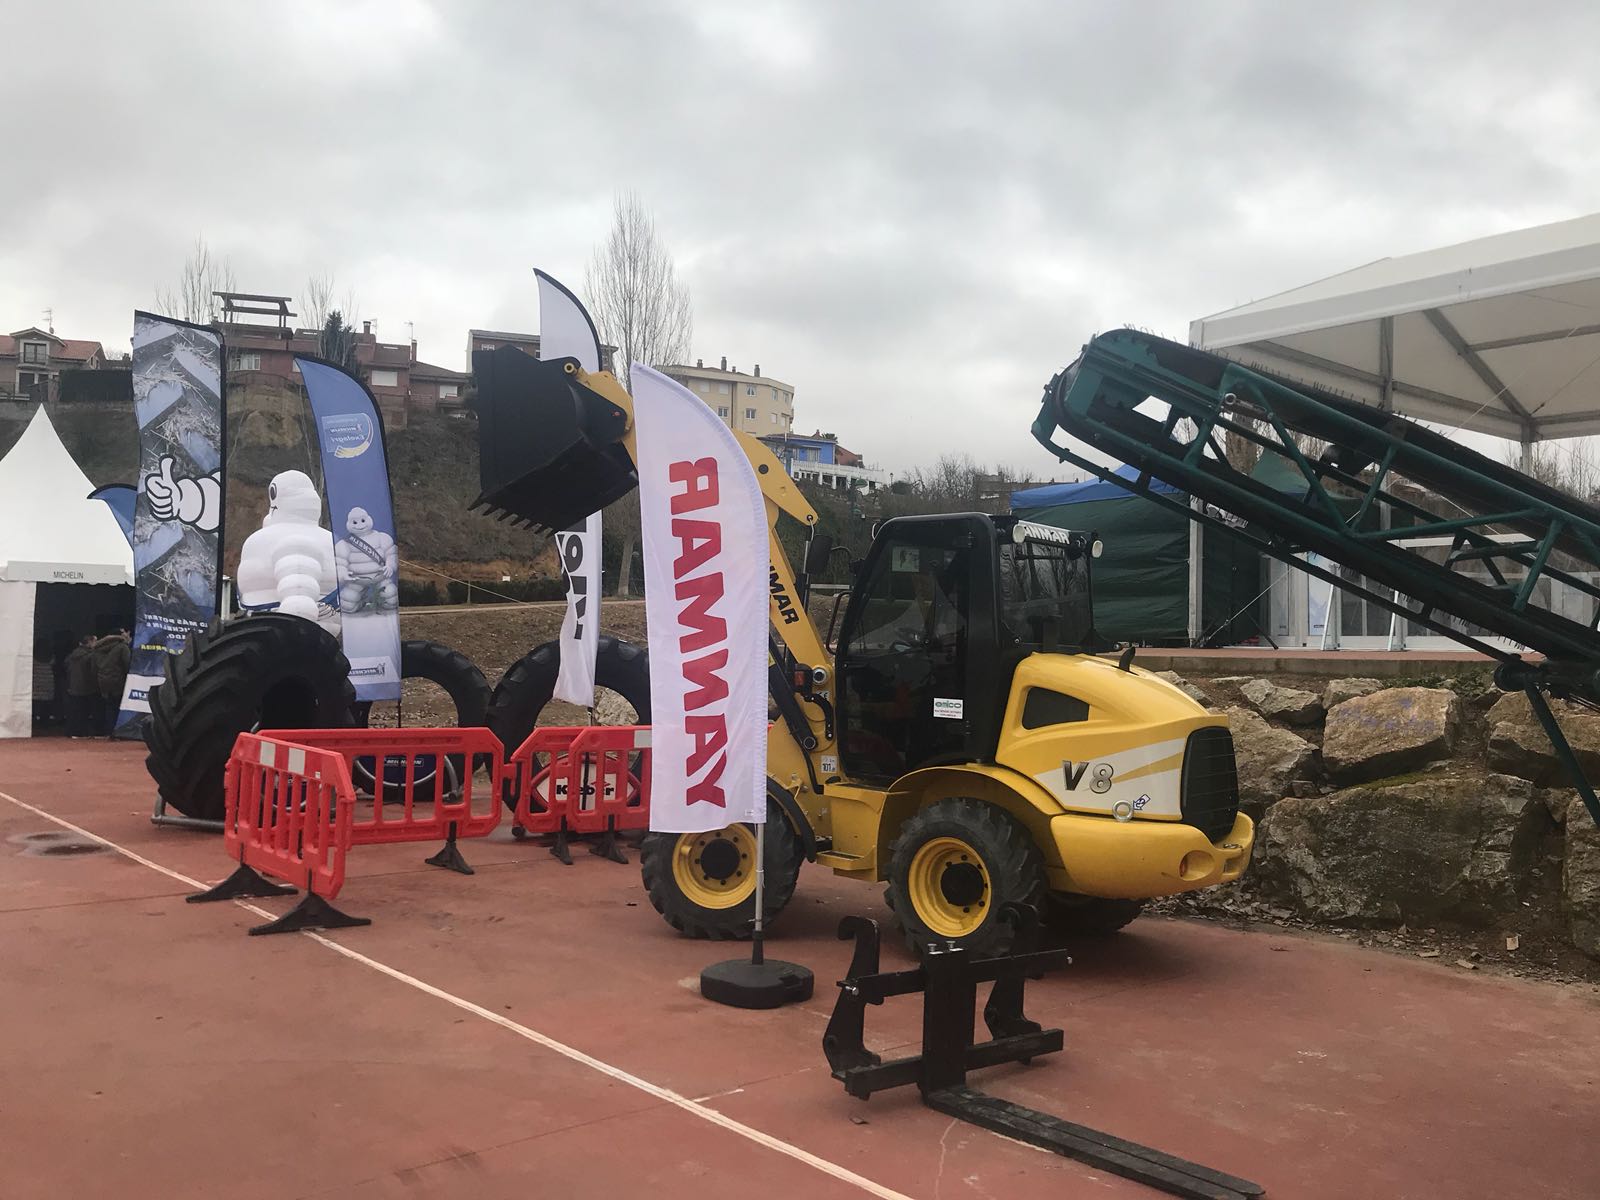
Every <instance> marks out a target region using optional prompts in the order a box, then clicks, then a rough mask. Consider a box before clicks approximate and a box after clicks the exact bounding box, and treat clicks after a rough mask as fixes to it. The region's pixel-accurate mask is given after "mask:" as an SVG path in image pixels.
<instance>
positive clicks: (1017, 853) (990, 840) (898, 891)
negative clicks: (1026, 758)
mask: <svg viewBox="0 0 1600 1200" xmlns="http://www.w3.org/2000/svg"><path fill="white" fill-rule="evenodd" d="M1044 897H1045V877H1044V861H1043V860H1042V859H1041V858H1040V856H1039V849H1038V847H1037V846H1035V845H1034V844H1033V839H1032V838H1030V837H1029V836H1028V831H1027V830H1026V829H1024V828H1023V827H1022V825H1021V823H1020V822H1018V821H1017V820H1016V818H1015V817H1013V816H1012V815H1011V814H1010V813H1008V812H1006V811H1005V810H1004V809H1001V808H997V807H996V806H995V805H993V804H988V803H985V802H984V801H982V800H969V799H965V798H962V797H949V798H947V799H944V800H938V801H935V802H934V803H933V804H930V805H929V806H928V807H927V808H924V809H923V810H922V811H921V812H919V813H917V814H916V815H915V816H914V817H912V818H911V819H910V820H909V821H907V822H906V823H905V824H904V825H903V826H902V827H901V829H900V836H899V837H897V838H896V839H895V842H894V848H893V850H892V851H891V854H890V860H889V896H888V898H889V904H890V907H891V908H892V909H893V910H894V913H895V916H896V917H897V918H899V921H900V927H901V929H902V930H903V931H904V933H905V937H906V942H907V944H908V945H909V946H910V947H911V948H912V949H913V950H918V949H920V948H921V947H923V946H926V945H929V944H932V943H940V944H942V943H945V942H955V943H957V944H958V945H960V946H962V947H964V948H965V949H967V950H971V951H973V952H975V953H979V954H986V953H995V952H999V951H1002V950H1004V949H1005V948H1006V947H1008V946H1009V945H1010V944H1011V940H1012V937H1013V935H1014V933H1015V931H1014V930H1013V928H1012V927H1011V925H1010V924H1009V923H1008V922H1006V921H1004V920H1002V919H1001V917H1000V909H1001V908H1002V907H1003V906H1004V905H1005V904H1007V903H1011V902H1015V903H1019V904H1030V905H1033V906H1035V907H1039V906H1040V905H1041V903H1042V901H1043V899H1044Z"/></svg>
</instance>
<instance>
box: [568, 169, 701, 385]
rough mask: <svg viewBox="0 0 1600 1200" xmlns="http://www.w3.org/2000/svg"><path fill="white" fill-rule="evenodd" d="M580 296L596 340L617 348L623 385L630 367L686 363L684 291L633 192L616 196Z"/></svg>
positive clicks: (689, 310)
mask: <svg viewBox="0 0 1600 1200" xmlns="http://www.w3.org/2000/svg"><path fill="white" fill-rule="evenodd" d="M584 291H585V292H586V293H587V294H588V302H589V311H590V312H591V313H592V314H593V315H594V319H595V323H596V324H597V325H599V327H600V337H601V339H602V340H604V341H606V342H608V343H610V344H611V345H614V346H616V347H617V353H618V354H619V355H620V357H621V360H622V364H621V365H622V372H621V373H622V382H623V385H624V386H627V385H628V382H629V381H628V373H629V367H630V366H631V364H633V363H636V362H641V363H645V364H646V365H648V366H656V365H658V364H663V363H671V362H679V361H682V360H683V359H686V358H688V356H689V341H690V338H691V336H692V335H693V333H694V311H693V307H692V305H691V304H690V300H689V289H688V287H687V286H686V285H685V284H684V283H683V282H682V281H681V280H679V278H678V273H677V269H676V268H675V267H674V266H673V263H672V255H671V254H669V253H668V252H667V248H666V247H665V246H664V245H663V244H662V242H661V239H660V237H659V236H658V235H657V233H656V224H655V221H654V219H653V218H652V217H651V216H650V214H649V213H648V212H646V211H645V207H644V202H643V201H642V200H641V199H640V198H639V194H638V193H637V192H623V193H622V194H621V195H619V196H618V197H617V199H616V203H615V205H614V207H613V209H612V215H611V233H610V235H609V236H608V237H607V238H606V240H605V242H604V243H603V244H602V245H600V246H599V247H597V248H596V249H595V252H594V255H593V256H592V257H591V258H590V260H589V270H588V273H587V274H586V275H585V276H584Z"/></svg>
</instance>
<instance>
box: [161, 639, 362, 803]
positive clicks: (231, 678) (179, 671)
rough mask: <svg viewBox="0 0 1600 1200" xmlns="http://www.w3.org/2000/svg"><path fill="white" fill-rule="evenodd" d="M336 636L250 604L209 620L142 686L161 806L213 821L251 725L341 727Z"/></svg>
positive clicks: (346, 691)
mask: <svg viewBox="0 0 1600 1200" xmlns="http://www.w3.org/2000/svg"><path fill="white" fill-rule="evenodd" d="M349 676H350V664H349V662H348V661H346V659H345V656H344V652H343V651H342V650H341V649H340V648H339V640H338V639H337V638H335V637H334V636H333V635H332V634H331V633H328V632H327V631H326V630H324V629H323V628H322V627H321V626H319V625H317V624H316V623H315V622H314V621H307V620H305V619H303V618H301V617H294V616H289V615H287V614H285V613H272V612H267V613H257V614H255V615H253V616H249V617H242V618H239V619H237V620H232V621H229V622H228V623H227V624H225V625H221V626H218V625H212V627H211V628H210V629H208V630H206V631H204V632H203V633H197V634H195V635H194V636H193V637H191V638H190V639H189V644H188V645H187V646H185V647H184V650H183V653H182V654H179V655H176V656H173V657H170V658H168V659H167V675H166V679H165V680H164V681H163V682H161V683H159V684H157V685H156V686H155V687H153V688H151V689H150V720H149V722H148V723H147V724H146V725H145V733H144V740H145V746H146V748H147V749H148V750H149V753H148V754H147V755H146V757H145V767H146V769H147V770H149V772H150V776H151V778H153V779H154V780H155V781H156V790H157V792H158V793H159V794H160V796H161V798H162V799H163V800H165V801H166V803H167V807H169V808H173V809H176V810H177V811H178V812H180V813H182V814H183V815H184V816H186V817H199V818H202V819H205V820H221V819H222V815H223V808H224V799H223V787H222V779H223V771H224V769H225V768H226V766H227V763H228V756H229V755H230V754H231V753H232V752H233V743H234V740H235V739H236V738H237V737H238V736H239V735H240V734H241V733H248V732H250V731H251V730H254V729H341V728H345V727H348V726H349V725H350V724H351V720H352V714H351V709H352V706H353V705H354V703H355V689H354V688H353V687H351V685H350V678H349Z"/></svg>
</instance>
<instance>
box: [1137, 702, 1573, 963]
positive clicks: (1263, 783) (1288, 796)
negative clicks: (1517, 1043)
mask: <svg viewBox="0 0 1600 1200" xmlns="http://www.w3.org/2000/svg"><path fill="white" fill-rule="evenodd" d="M1164 674H1165V677H1166V678H1168V679H1169V680H1170V681H1172V682H1174V683H1176V684H1178V685H1179V686H1181V687H1184V688H1185V690H1188V691H1189V692H1190V693H1191V694H1193V695H1195V696H1196V697H1197V698H1199V699H1201V700H1202V701H1203V702H1204V703H1206V704H1207V705H1208V706H1210V707H1214V708H1218V709H1221V710H1222V711H1225V712H1226V713H1227V714H1228V717H1229V724H1230V725H1231V727H1232V729H1233V734H1234V742H1235V749H1236V754H1237V758H1238V763H1239V776H1240V779H1239V782H1240V797H1241V803H1242V805H1243V807H1244V808H1245V809H1246V811H1248V812H1249V813H1250V814H1251V815H1252V816H1253V817H1255V818H1256V819H1257V822H1258V827H1257V842H1256V853H1255V858H1254V861H1253V863H1252V866H1251V869H1250V871H1249V873H1248V874H1247V875H1246V877H1245V879H1244V880H1242V881H1241V882H1240V883H1239V884H1238V885H1236V886H1234V887H1230V888H1215V889H1210V890H1208V891H1206V892H1203V893H1198V894H1195V895H1190V896H1184V897H1178V898H1176V899H1173V900H1168V901H1164V902H1162V903H1161V904H1160V905H1158V906H1156V907H1157V909H1158V910H1159V911H1164V912H1169V913H1173V914H1189V915H1203V916H1206V917H1208V918H1213V919H1219V920H1224V921H1228V922H1232V923H1240V924H1264V925H1266V926H1268V927H1271V926H1278V927H1283V928H1291V927H1298V928H1304V929H1317V930H1324V931H1326V930H1333V931H1335V934H1334V936H1338V937H1342V938H1345V939H1349V940H1355V941H1358V942H1360V943H1361V944H1363V945H1370V946H1375V947H1380V948H1388V949H1392V950H1394V951H1395V952H1397V953H1405V954H1416V955H1419V956H1421V957H1425V958H1439V959H1441V960H1442V961H1444V962H1445V963H1454V964H1455V965H1456V966H1458V967H1459V968H1460V969H1462V970H1480V969H1482V970H1497V971H1507V972H1511V973H1516V974H1524V975H1533V976H1540V977H1547V978H1563V979H1581V980H1587V981H1590V982H1600V830H1596V828H1595V826H1594V823H1593V822H1592V821H1591V820H1590V819H1589V816H1588V814H1587V813H1586V812H1585V811H1584V809H1583V807H1582V804H1581V803H1580V802H1579V801H1578V800H1577V797H1576V793H1575V792H1573V790H1572V789H1571V787H1570V786H1569V785H1568V783H1567V781H1566V779H1565V777H1564V776H1563V774H1562V772H1561V770H1560V767H1559V764H1558V763H1557V762H1556V760H1555V757H1554V754H1553V752H1552V751H1551V748H1550V745H1549V742H1548V740H1547V739H1546V738H1545V736H1544V732H1543V730H1542V729H1541V728H1540V727H1539V726H1538V724H1537V722H1536V720H1535V718H1534V716H1533V714H1532V712H1531V710H1530V709H1529V706H1528V702H1527V699H1526V698H1525V697H1523V696H1521V695H1518V694H1513V695H1503V694H1501V693H1498V692H1495V691H1493V690H1492V688H1489V687H1486V686H1485V685H1486V683H1487V679H1486V677H1485V676H1483V674H1482V673H1481V672H1466V673H1463V674H1461V675H1459V676H1455V677H1451V678H1448V679H1440V680H1430V681H1416V682H1413V681H1394V682H1397V683H1398V684H1399V686H1392V685H1390V684H1385V683H1380V682H1379V681H1378V680H1374V679H1330V680H1318V681H1313V680H1308V679H1306V678H1305V677H1303V676H1302V677H1293V678H1290V679H1287V680H1280V679H1271V678H1268V679H1261V678H1255V677H1250V676H1220V677H1214V678H1208V679H1202V678H1194V679H1183V678H1182V677H1180V676H1178V675H1175V674H1173V673H1171V672H1166V673H1164ZM1559 716H1560V719H1561V721H1562V725H1563V728H1564V729H1566V731H1567V734H1568V736H1569V738H1571V740H1572V742H1573V745H1574V747H1575V748H1576V749H1577V751H1578V754H1579V757H1580V759H1582V760H1583V762H1584V765H1585V767H1587V768H1589V770H1590V771H1591V772H1594V771H1596V769H1600V717H1597V716H1595V715H1594V714H1591V713H1589V712H1587V711H1585V710H1581V709H1577V708H1572V707H1565V706H1563V707H1561V708H1560V710H1559ZM1591 777H1592V776H1591Z"/></svg>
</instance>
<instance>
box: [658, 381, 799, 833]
mask: <svg viewBox="0 0 1600 1200" xmlns="http://www.w3.org/2000/svg"><path fill="white" fill-rule="evenodd" d="M630 379H631V382H632V384H633V403H634V423H635V426H636V428H637V430H638V466H639V514H640V525H641V530H642V532H643V540H644V563H645V575H644V578H645V591H644V607H645V624H646V626H647V628H648V632H649V642H650V716H651V733H650V744H651V748H652V758H651V768H650V828H651V829H654V830H659V831H662V832H666V833H703V832H706V831H709V830H714V829H720V828H722V827H723V826H724V825H728V824H731V823H732V822H734V821H751V822H760V821H763V820H765V818H766V794H767V607H768V603H769V597H768V590H767V576H768V564H767V519H766V507H765V504H764V502H763V500H762V498H761V488H760V485H759V484H758V483H757V482H756V475H755V472H754V471H753V470H751V468H750V460H749V459H747V458H746V457H745V454H744V451H743V450H742V449H740V446H739V443H738V440H737V439H736V438H735V437H734V434H733V431H732V430H731V429H729V428H728V427H727V426H726V425H724V424H723V423H722V422H721V421H720V420H718V419H717V415H716V414H715V413H713V412H712V411H711V409H709V408H707V407H706V405H705V404H704V403H703V402H702V401H700V400H699V399H697V398H696V397H695V395H694V393H693V392H690V391H688V390H687V389H686V388H683V387H680V386H679V385H678V384H676V383H674V382H673V381H672V380H671V379H668V378H667V377H666V376H665V375H662V374H660V373H659V372H657V371H652V370H651V369H650V368H649V367H646V366H641V365H640V364H638V363H635V364H634V365H633V370H632V372H631V375H630Z"/></svg>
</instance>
